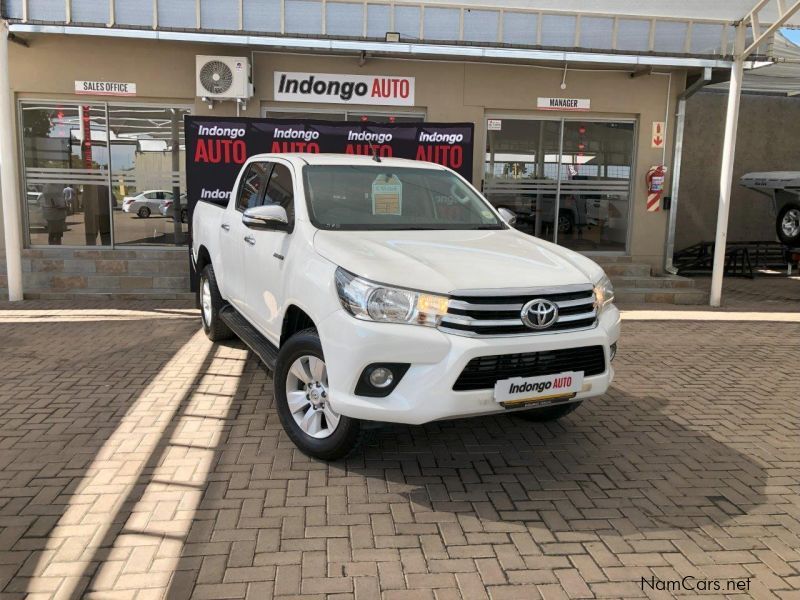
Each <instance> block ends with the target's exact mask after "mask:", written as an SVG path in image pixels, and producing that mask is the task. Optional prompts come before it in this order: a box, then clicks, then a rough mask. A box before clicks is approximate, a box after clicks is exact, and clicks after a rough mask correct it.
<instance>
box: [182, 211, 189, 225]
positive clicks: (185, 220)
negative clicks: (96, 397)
mask: <svg viewBox="0 0 800 600" xmlns="http://www.w3.org/2000/svg"><path fill="white" fill-rule="evenodd" d="M188 222H189V211H188V210H186V209H185V208H182V209H181V223H188Z"/></svg>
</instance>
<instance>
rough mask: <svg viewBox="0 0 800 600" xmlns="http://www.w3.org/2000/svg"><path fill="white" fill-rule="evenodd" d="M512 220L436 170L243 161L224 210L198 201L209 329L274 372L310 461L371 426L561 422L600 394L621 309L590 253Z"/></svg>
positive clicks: (276, 157) (292, 432)
mask: <svg viewBox="0 0 800 600" xmlns="http://www.w3.org/2000/svg"><path fill="white" fill-rule="evenodd" d="M507 221H508V222H507ZM510 223H513V214H512V213H510V211H505V210H504V209H500V210H499V211H498V210H496V209H495V208H494V207H493V206H492V205H491V204H490V203H489V202H488V201H487V200H486V199H485V198H484V197H483V196H482V195H481V194H480V193H479V192H478V191H477V190H476V189H475V188H474V187H473V186H472V185H470V184H469V183H468V182H467V181H466V180H465V179H464V178H462V177H461V176H460V175H458V174H456V173H455V172H453V171H451V170H449V169H447V168H445V167H442V166H439V165H435V164H431V163H424V162H416V161H409V160H400V159H392V158H384V159H378V158H371V157H368V156H367V157H359V156H351V155H347V156H343V155H332V154H327V155H326V154H321V155H314V154H262V155H257V156H253V157H252V158H249V159H248V160H247V162H246V163H245V164H244V165H243V167H242V170H241V172H240V174H239V176H238V179H237V181H236V184H235V187H234V189H233V190H232V192H231V194H230V197H229V199H228V201H227V205H226V206H219V205H214V204H211V203H208V202H203V201H201V202H198V204H197V206H196V208H195V210H194V215H193V241H192V259H193V261H194V266H195V268H196V271H197V272H198V273H199V304H200V307H201V314H202V322H203V328H204V330H205V332H206V333H207V335H208V337H209V338H210V339H211V340H213V341H217V340H222V339H225V338H229V337H232V336H238V337H239V338H240V339H241V340H242V341H244V342H245V344H247V345H248V346H249V347H250V348H251V349H252V350H253V351H254V352H255V353H256V354H257V355H258V356H259V357H260V359H261V360H262V361H263V362H264V363H265V364H266V365H267V366H268V367H269V368H270V369H271V370H272V372H273V376H274V377H273V379H274V399H275V407H276V410H277V413H278V415H279V417H280V420H281V423H282V425H283V427H284V429H285V431H286V433H287V434H288V436H289V438H291V440H292V441H293V442H294V443H295V444H296V445H297V447H298V448H300V450H302V451H303V452H305V453H306V454H309V455H311V456H314V457H317V458H322V459H327V460H333V459H336V458H339V457H341V456H344V455H345V454H347V453H348V452H350V451H351V450H352V449H353V448H354V447H355V446H356V445H357V443H358V441H359V439H360V432H361V431H362V430H363V429H364V423H365V422H370V421H372V422H392V423H408V424H421V423H427V422H429V421H434V420H437V419H452V418H456V417H469V416H476V415H490V414H494V413H502V412H515V413H519V415H520V416H522V417H524V418H527V419H530V420H533V421H545V420H552V419H557V418H559V417H561V416H563V415H566V414H567V413H569V412H571V411H572V410H574V409H575V408H576V407H577V406H578V404H580V402H581V401H582V400H584V399H586V398H589V397H592V396H597V395H599V394H603V393H604V392H605V391H606V390H607V388H608V386H609V384H610V383H611V380H612V378H613V376H614V370H613V368H612V366H611V360H612V359H613V358H614V354H615V351H616V344H617V339H618V337H619V332H620V317H619V311H618V310H617V308H616V307H615V306H614V304H613V299H614V292H613V289H612V286H611V283H610V282H609V280H608V278H607V277H606V276H605V274H604V273H603V270H602V269H601V268H600V267H599V266H598V265H597V264H596V263H594V262H593V261H591V260H589V259H588V258H586V257H584V256H582V255H580V254H576V253H575V252H572V251H570V250H567V249H565V248H563V247H560V246H557V245H554V244H551V243H548V242H544V241H542V240H539V239H536V238H533V237H530V236H528V235H526V234H523V233H521V232H518V231H517V230H515V229H513V228H512V227H511V226H510Z"/></svg>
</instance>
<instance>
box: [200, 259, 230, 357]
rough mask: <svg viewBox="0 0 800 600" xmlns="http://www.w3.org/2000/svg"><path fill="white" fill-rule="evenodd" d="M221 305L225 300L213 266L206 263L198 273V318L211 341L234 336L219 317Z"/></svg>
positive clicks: (223, 304)
mask: <svg viewBox="0 0 800 600" xmlns="http://www.w3.org/2000/svg"><path fill="white" fill-rule="evenodd" d="M223 306H225V300H223V299H222V295H221V294H220V293H219V288H218V287H217V279H216V277H214V268H213V267H212V266H211V265H206V267H205V268H204V269H203V271H202V272H201V273H200V318H201V320H202V322H203V331H204V332H205V334H206V336H207V337H208V339H210V340H211V341H212V342H220V341H222V340H229V339H231V338H232V337H234V334H233V332H232V331H231V330H230V328H229V327H228V326H227V325H226V324H225V323H224V322H223V321H222V319H220V318H219V311H220V310H221V309H222V307H223Z"/></svg>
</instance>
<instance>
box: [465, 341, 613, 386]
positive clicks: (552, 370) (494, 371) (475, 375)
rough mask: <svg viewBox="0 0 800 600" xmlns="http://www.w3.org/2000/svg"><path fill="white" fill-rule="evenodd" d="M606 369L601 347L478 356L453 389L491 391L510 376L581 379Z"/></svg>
mask: <svg viewBox="0 0 800 600" xmlns="http://www.w3.org/2000/svg"><path fill="white" fill-rule="evenodd" d="M605 370H606V358H605V354H604V353H603V347H602V346H586V347H584V348H568V349H565V350H548V351H544V352H526V353H524V354H499V355H495V356H480V357H478V358H473V359H472V360H471V361H469V362H468V363H467V366H466V367H464V370H463V371H461V375H459V376H458V379H457V380H456V382H455V384H454V385H453V390H455V391H457V392H463V391H467V390H485V389H491V388H493V387H494V384H495V383H496V382H497V381H499V380H500V379H509V378H511V377H538V376H541V375H556V374H558V373H563V372H565V371H583V374H584V376H586V377H588V376H590V375H600V374H601V373H603V372H605Z"/></svg>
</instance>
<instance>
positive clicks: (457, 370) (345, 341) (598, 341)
mask: <svg viewBox="0 0 800 600" xmlns="http://www.w3.org/2000/svg"><path fill="white" fill-rule="evenodd" d="M318 325H319V334H320V338H321V341H322V347H323V349H324V352H325V363H326V365H327V368H328V384H329V388H330V391H331V395H330V397H331V405H332V406H333V409H334V410H335V411H337V412H338V413H340V414H342V415H345V416H347V417H352V418H356V419H363V420H368V421H384V422H391V423H407V424H412V425H419V424H422V423H427V422H429V421H436V420H438V419H453V418H459V417H468V416H476V415H485V414H492V413H502V412H508V410H507V409H505V408H503V407H502V406H500V405H499V404H498V403H497V402H495V400H494V397H493V393H494V391H493V390H492V389H483V390H474V391H463V392H456V391H453V384H454V383H455V381H456V379H457V378H458V376H459V375H460V374H461V372H462V371H463V369H464V367H465V366H466V364H467V363H468V362H469V361H470V360H472V359H473V358H476V357H479V356H488V355H495V354H514V353H518V352H537V351H545V350H559V349H567V348H580V347H583V346H602V347H603V350H604V353H605V359H606V370H605V372H604V373H601V374H599V375H594V376H590V377H585V378H584V385H583V388H582V390H581V391H580V392H579V393H578V395H577V396H576V397H575V400H581V399H584V398H590V397H592V396H598V395H600V394H603V393H605V391H606V390H607V389H608V386H609V385H610V384H611V382H612V380H613V378H614V369H613V368H612V366H611V351H610V346H611V345H612V344H615V343H616V342H617V340H618V339H619V333H620V317H619V311H618V310H617V309H616V307H613V306H612V307H610V308H607V309H606V310H605V311H603V314H602V315H601V316H600V319H599V320H598V323H597V326H596V327H594V328H592V329H589V330H584V331H572V332H560V333H552V334H532V335H528V336H518V337H483V338H475V337H462V336H458V335H451V334H447V333H443V332H441V331H439V330H437V329H434V328H429V327H420V326H416V325H399V324H389V323H372V322H368V321H360V320H358V319H355V318H353V317H352V316H350V315H349V314H348V313H346V312H345V311H344V310H338V311H336V312H335V313H333V314H332V315H330V316H329V317H328V318H326V319H325V320H323V321H322V322H321V323H319V324H318ZM384 362H385V363H409V364H410V365H411V367H410V368H409V369H408V371H407V372H406V374H405V376H404V377H403V378H402V380H401V381H400V383H399V384H398V385H397V387H396V388H395V389H394V390H393V391H392V393H391V394H389V395H388V396H386V397H384V398H369V397H364V396H357V395H355V393H354V390H355V387H356V383H357V381H358V378H359V376H360V374H361V373H362V371H363V370H364V368H365V367H367V366H368V365H370V364H373V363H384ZM527 408H531V407H530V406H529V407H527Z"/></svg>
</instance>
